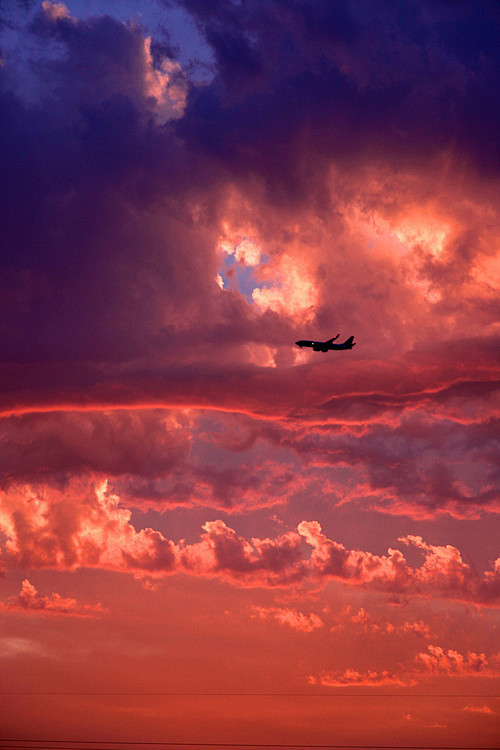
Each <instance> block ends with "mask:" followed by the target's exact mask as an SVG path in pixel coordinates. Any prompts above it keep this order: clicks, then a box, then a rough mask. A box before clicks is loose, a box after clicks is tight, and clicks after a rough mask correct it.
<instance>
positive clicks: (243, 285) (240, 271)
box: [220, 255, 281, 304]
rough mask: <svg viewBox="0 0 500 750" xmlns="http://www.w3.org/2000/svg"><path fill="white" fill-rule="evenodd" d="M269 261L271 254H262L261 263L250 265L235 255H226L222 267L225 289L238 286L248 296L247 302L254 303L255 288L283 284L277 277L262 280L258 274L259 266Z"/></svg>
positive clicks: (221, 273)
mask: <svg viewBox="0 0 500 750" xmlns="http://www.w3.org/2000/svg"><path fill="white" fill-rule="evenodd" d="M268 261H269V256H267V255H261V258H260V263H259V265H257V266H249V265H247V264H246V263H244V262H242V261H239V260H236V258H235V256H234V255H224V259H223V261H222V267H221V269H220V275H221V278H222V281H223V282H224V289H231V287H236V288H237V289H238V291H239V292H240V293H241V294H242V295H243V296H244V297H245V298H246V300H247V302H248V303H250V304H251V303H253V298H252V294H253V291H254V289H266V288H270V287H280V286H281V284H280V283H279V281H278V280H277V279H272V280H266V281H262V280H260V279H258V278H257V276H256V271H258V268H259V266H262V265H265V264H266V263H267V262H268ZM228 272H229V273H228Z"/></svg>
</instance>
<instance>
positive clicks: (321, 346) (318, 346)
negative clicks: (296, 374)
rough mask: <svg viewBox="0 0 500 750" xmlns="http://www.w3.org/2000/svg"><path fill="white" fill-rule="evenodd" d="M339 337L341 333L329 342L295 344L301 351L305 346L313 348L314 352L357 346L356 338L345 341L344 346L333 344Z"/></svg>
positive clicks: (351, 337)
mask: <svg viewBox="0 0 500 750" xmlns="http://www.w3.org/2000/svg"><path fill="white" fill-rule="evenodd" d="M339 336H340V333H337V335H336V336H334V337H333V338H331V339H328V341H296V342H295V343H296V344H297V346H300V348H301V349H302V347H303V346H310V347H312V350H313V352H328V351H331V350H336V349H352V347H353V346H356V344H355V343H354V336H349V338H348V339H347V340H346V341H344V343H343V344H334V343H333V342H334V341H335V340H336V339H338V337H339Z"/></svg>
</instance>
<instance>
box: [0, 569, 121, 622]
mask: <svg viewBox="0 0 500 750" xmlns="http://www.w3.org/2000/svg"><path fill="white" fill-rule="evenodd" d="M3 607H5V608H6V609H7V610H9V611H16V612H25V613H26V614H39V615H72V616H74V617H95V616H97V615H101V614H104V613H105V612H107V611H108V610H107V609H106V608H105V607H103V606H102V604H101V603H100V602H99V603H98V604H80V603H79V602H77V600H76V599H73V598H71V597H62V596H61V595H60V594H50V595H48V596H41V595H40V594H39V593H38V591H37V590H36V588H35V587H34V586H33V584H32V583H30V581H29V580H28V579H27V578H25V579H24V581H23V582H22V584H21V591H20V593H19V594H18V595H17V596H11V597H9V599H7V601H6V602H5V603H4V604H3Z"/></svg>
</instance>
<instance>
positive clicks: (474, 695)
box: [0, 690, 500, 741]
mask: <svg viewBox="0 0 500 750" xmlns="http://www.w3.org/2000/svg"><path fill="white" fill-rule="evenodd" d="M0 695H23V696H24V695H44V696H71V695H75V696H79V695H80V696H85V695H88V696H92V695H96V696H106V695H109V696H131V697H132V696H145V697H147V696H149V697H154V696H158V697H161V696H165V697H167V696H168V697H175V698H178V697H182V698H210V697H212V698H213V697H226V698H249V697H266V698H482V699H484V698H489V699H496V698H500V695H497V694H491V693H174V692H144V693H133V692H116V691H109V692H104V691H69V690H68V691H57V692H56V691H54V692H49V691H42V690H40V691H36V690H33V691H31V690H30V691H8V692H7V691H0ZM0 741H1V740H0Z"/></svg>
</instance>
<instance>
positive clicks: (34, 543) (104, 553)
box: [0, 479, 498, 606]
mask: <svg viewBox="0 0 500 750" xmlns="http://www.w3.org/2000/svg"><path fill="white" fill-rule="evenodd" d="M0 500H1V504H0V529H1V530H2V532H3V534H4V535H5V537H6V541H5V543H4V545H3V554H2V557H3V561H4V564H10V565H16V566H19V565H21V566H23V567H25V568H34V569H36V568H47V567H48V568H53V567H58V568H62V569H69V570H74V569H76V568H81V567H88V568H100V569H103V570H115V571H121V572H128V573H132V574H134V575H137V576H140V577H147V576H150V577H156V578H161V577H163V576H166V575H170V574H173V573H177V572H188V573H191V574H193V575H199V576H209V577H219V578H221V579H224V580H229V581H232V582H233V583H236V584H239V585H243V586H293V585H294V584H295V585H297V586H300V585H315V586H317V585H320V586H323V585H325V584H326V583H327V582H328V581H329V580H336V581H338V582H340V583H344V584H346V585H350V586H356V587H362V588H366V589H370V590H374V591H381V592H385V593H390V594H403V595H405V596H407V597H424V598H442V599H453V600H458V601H470V602H474V603H476V604H482V605H487V606H494V605H495V603H496V602H497V601H498V576H497V575H496V574H497V573H498V564H496V565H495V567H494V569H493V570H492V571H488V572H487V573H485V574H484V575H483V576H481V575H479V574H477V573H476V572H475V571H474V570H473V569H472V568H471V566H470V565H469V564H467V563H465V562H464V561H463V560H462V557H461V555H460V552H459V550H458V549H457V548H455V547H452V546H451V545H447V546H446V547H439V546H436V545H430V544H427V543H425V542H424V541H423V540H422V539H421V538H420V537H411V536H407V537H404V538H403V539H402V541H403V542H404V543H405V544H412V545H414V546H416V548H417V549H419V550H420V552H421V554H422V555H423V557H424V561H423V563H422V564H421V565H420V566H415V567H412V566H411V565H409V564H408V562H407V561H406V559H405V557H404V555H403V554H402V552H400V551H399V550H397V549H391V548H389V550H388V552H387V555H375V554H373V553H371V552H369V551H364V550H357V549H353V550H349V549H347V548H346V547H345V546H344V545H343V544H341V543H340V542H336V541H333V540H330V539H328V537H326V536H325V535H324V534H323V533H322V531H321V526H320V524H319V523H318V522H317V521H302V522H301V523H299V524H298V527H297V532H298V533H297V532H296V531H287V532H285V533H283V534H281V535H279V536H277V537H274V538H269V537H266V538H262V539H261V538H258V537H252V538H250V539H246V538H245V537H244V536H241V535H239V534H238V533H237V532H236V531H235V530H234V529H232V528H231V527H229V526H228V525H227V524H226V523H225V522H224V521H223V520H221V519H218V520H215V521H207V522H206V523H204V524H203V526H202V534H201V539H200V541H197V542H193V543H192V544H188V543H186V542H185V541H184V540H180V541H178V542H174V541H173V540H170V539H168V538H167V537H166V536H164V534H163V533H162V532H160V531H158V530H155V529H153V528H143V529H140V530H136V528H135V527H134V526H133V525H132V523H131V511H130V510H129V509H127V508H126V507H123V506H122V505H121V503H120V498H119V496H117V495H116V494H114V493H113V492H112V491H111V490H110V489H109V487H108V485H107V483H106V482H102V481H100V482H97V481H90V480H83V479H80V480H78V481H76V480H75V481H74V482H72V483H71V484H70V485H68V486H66V487H65V488H64V489H57V488H52V487H46V488H44V489H43V490H41V489H40V488H38V489H37V490H35V489H32V488H30V487H29V486H25V487H22V486H17V487H13V488H10V489H9V490H8V491H6V492H3V493H1V495H0ZM304 542H305V543H306V546H304ZM307 548H311V551H310V553H309V554H305V551H306V550H307Z"/></svg>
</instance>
